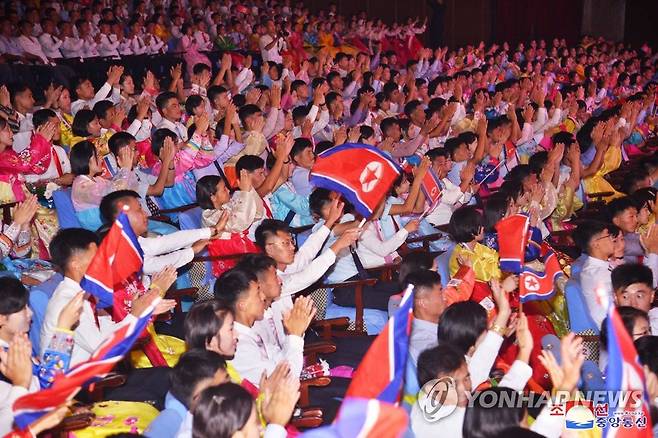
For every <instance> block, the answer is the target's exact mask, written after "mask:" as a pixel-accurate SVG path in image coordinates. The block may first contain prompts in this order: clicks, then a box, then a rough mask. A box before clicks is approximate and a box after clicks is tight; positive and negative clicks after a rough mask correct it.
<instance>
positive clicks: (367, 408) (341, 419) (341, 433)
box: [302, 397, 409, 438]
mask: <svg viewBox="0 0 658 438" xmlns="http://www.w3.org/2000/svg"><path fill="white" fill-rule="evenodd" d="M408 423H409V416H408V415H407V413H406V412H405V410H404V409H402V408H400V407H397V406H394V405H392V404H389V403H384V402H381V401H379V400H373V399H370V400H367V399H363V398H355V397H350V398H346V399H345V400H344V401H343V403H342V404H341V407H340V411H339V412H338V417H336V420H335V421H334V424H332V425H331V426H325V427H320V428H317V429H313V430H309V431H308V432H305V433H303V434H302V437H304V438H346V437H358V438H381V437H387V438H389V437H390V438H395V437H400V436H402V434H403V433H404V432H405V431H406V430H407V425H408Z"/></svg>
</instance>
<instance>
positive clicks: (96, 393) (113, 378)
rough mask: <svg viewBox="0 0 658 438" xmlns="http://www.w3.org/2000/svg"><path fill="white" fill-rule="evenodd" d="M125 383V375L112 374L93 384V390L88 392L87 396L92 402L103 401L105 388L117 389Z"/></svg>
mask: <svg viewBox="0 0 658 438" xmlns="http://www.w3.org/2000/svg"><path fill="white" fill-rule="evenodd" d="M125 383H126V376H125V374H117V373H112V374H108V375H107V376H105V377H103V378H102V379H101V380H99V381H98V382H95V383H94V386H93V389H91V390H90V391H89V395H90V396H91V399H92V400H93V401H94V402H99V401H102V400H103V391H104V390H105V389H106V388H118V387H119V386H122V385H124V384H125Z"/></svg>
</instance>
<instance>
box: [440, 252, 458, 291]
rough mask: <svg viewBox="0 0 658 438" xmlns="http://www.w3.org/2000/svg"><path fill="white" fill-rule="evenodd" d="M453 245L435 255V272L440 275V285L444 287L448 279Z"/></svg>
mask: <svg viewBox="0 0 658 438" xmlns="http://www.w3.org/2000/svg"><path fill="white" fill-rule="evenodd" d="M454 249H455V246H454V245H453V246H451V247H450V248H448V250H447V251H445V252H443V253H441V254H439V255H438V256H437V257H436V266H437V269H436V270H437V272H438V273H439V275H440V276H441V286H442V287H446V286H447V285H448V282H449V281H450V257H451V256H452V251H453V250H454Z"/></svg>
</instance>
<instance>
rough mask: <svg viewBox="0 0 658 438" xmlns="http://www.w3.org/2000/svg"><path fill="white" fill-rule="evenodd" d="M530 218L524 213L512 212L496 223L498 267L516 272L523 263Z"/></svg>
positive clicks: (521, 267) (520, 269)
mask: <svg viewBox="0 0 658 438" xmlns="http://www.w3.org/2000/svg"><path fill="white" fill-rule="evenodd" d="M529 228H530V218H529V217H528V216H526V215H524V214H513V215H511V216H508V217H506V218H505V219H501V220H500V221H498V223H497V224H496V233H497V235H498V254H499V257H500V269H501V270H503V271H506V272H513V273H515V274H518V273H520V272H521V271H522V269H523V264H524V263H525V249H526V246H528V237H529V236H528V230H529Z"/></svg>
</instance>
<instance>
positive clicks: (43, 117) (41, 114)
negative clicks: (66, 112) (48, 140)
mask: <svg viewBox="0 0 658 438" xmlns="http://www.w3.org/2000/svg"><path fill="white" fill-rule="evenodd" d="M53 117H57V113H56V112H55V111H53V110H51V109H50V108H41V109H39V110H36V111H35V112H34V113H33V114H32V125H33V126H34V129H37V128H38V127H40V126H41V125H44V124H46V122H47V121H48V120H50V119H51V118H53Z"/></svg>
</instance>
